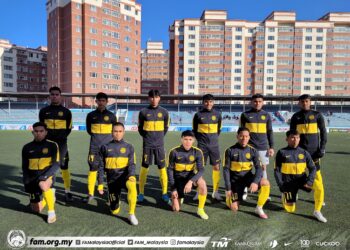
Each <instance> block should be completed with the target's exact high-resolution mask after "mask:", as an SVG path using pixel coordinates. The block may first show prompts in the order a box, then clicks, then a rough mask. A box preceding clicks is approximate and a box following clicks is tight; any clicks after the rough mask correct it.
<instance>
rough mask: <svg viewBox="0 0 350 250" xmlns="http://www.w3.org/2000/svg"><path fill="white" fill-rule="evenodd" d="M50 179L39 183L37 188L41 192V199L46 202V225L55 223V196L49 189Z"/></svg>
mask: <svg viewBox="0 0 350 250" xmlns="http://www.w3.org/2000/svg"><path fill="white" fill-rule="evenodd" d="M51 186H52V178H51V177H50V178H48V179H46V180H45V181H40V182H39V187H40V189H41V190H42V191H43V197H44V200H45V201H46V204H47V208H48V212H47V215H48V216H47V223H49V224H51V223H54V222H55V221H56V219H57V218H56V213H55V194H54V192H53V190H52V188H51Z"/></svg>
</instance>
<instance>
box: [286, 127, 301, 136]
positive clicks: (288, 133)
mask: <svg viewBox="0 0 350 250" xmlns="http://www.w3.org/2000/svg"><path fill="white" fill-rule="evenodd" d="M290 135H300V133H299V132H298V130H296V129H291V130H288V131H287V132H286V136H287V137H289V136H290Z"/></svg>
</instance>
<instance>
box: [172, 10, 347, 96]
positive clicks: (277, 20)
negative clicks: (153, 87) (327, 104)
mask: <svg viewBox="0 0 350 250" xmlns="http://www.w3.org/2000/svg"><path fill="white" fill-rule="evenodd" d="M169 36H170V42H169V54H170V56H169V58H170V61H169V85H170V93H171V94H203V93H211V94H214V95H251V94H254V93H262V94H264V95H266V96H281V95H283V96H285V95H287V96H290V95H300V94H303V93H307V94H312V95H337V96H339V95H350V85H349V82H350V74H349V73H350V13H348V12H347V13H345V12H344V13H328V14H327V15H325V16H323V17H321V18H320V19H318V20H314V21H313V20H307V21H303V20H296V13H295V12H283V11H278V12H277V11H275V12H272V13H271V14H270V15H269V16H268V17H267V18H266V19H265V20H263V21H258V22H251V21H245V20H230V19H228V18H227V12H226V11H224V10H206V11H204V12H203V14H202V16H201V17H200V18H197V19H195V18H187V19H183V20H175V21H174V23H173V24H172V25H171V26H170V27H169Z"/></svg>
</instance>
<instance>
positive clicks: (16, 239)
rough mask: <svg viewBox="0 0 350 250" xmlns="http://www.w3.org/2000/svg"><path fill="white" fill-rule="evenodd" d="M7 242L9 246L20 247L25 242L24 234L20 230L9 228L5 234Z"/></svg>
mask: <svg viewBox="0 0 350 250" xmlns="http://www.w3.org/2000/svg"><path fill="white" fill-rule="evenodd" d="M7 243H8V244H9V246H10V247H11V248H14V249H16V248H22V247H24V245H25V243H26V235H25V233H24V232H23V231H22V230H11V231H10V232H9V233H8V235H7Z"/></svg>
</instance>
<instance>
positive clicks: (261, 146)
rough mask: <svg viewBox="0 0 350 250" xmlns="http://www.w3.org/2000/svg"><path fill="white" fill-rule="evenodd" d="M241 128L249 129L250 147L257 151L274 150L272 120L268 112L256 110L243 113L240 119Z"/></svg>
mask: <svg viewBox="0 0 350 250" xmlns="http://www.w3.org/2000/svg"><path fill="white" fill-rule="evenodd" d="M240 126H241V127H245V128H248V129H249V131H250V140H249V145H251V146H253V147H254V148H255V149H256V150H259V151H262V150H267V149H269V148H273V146H274V141H273V130H272V120H271V116H270V114H269V113H268V112H266V111H265V110H255V109H250V110H248V111H246V112H243V113H242V114H241V117H240Z"/></svg>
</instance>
